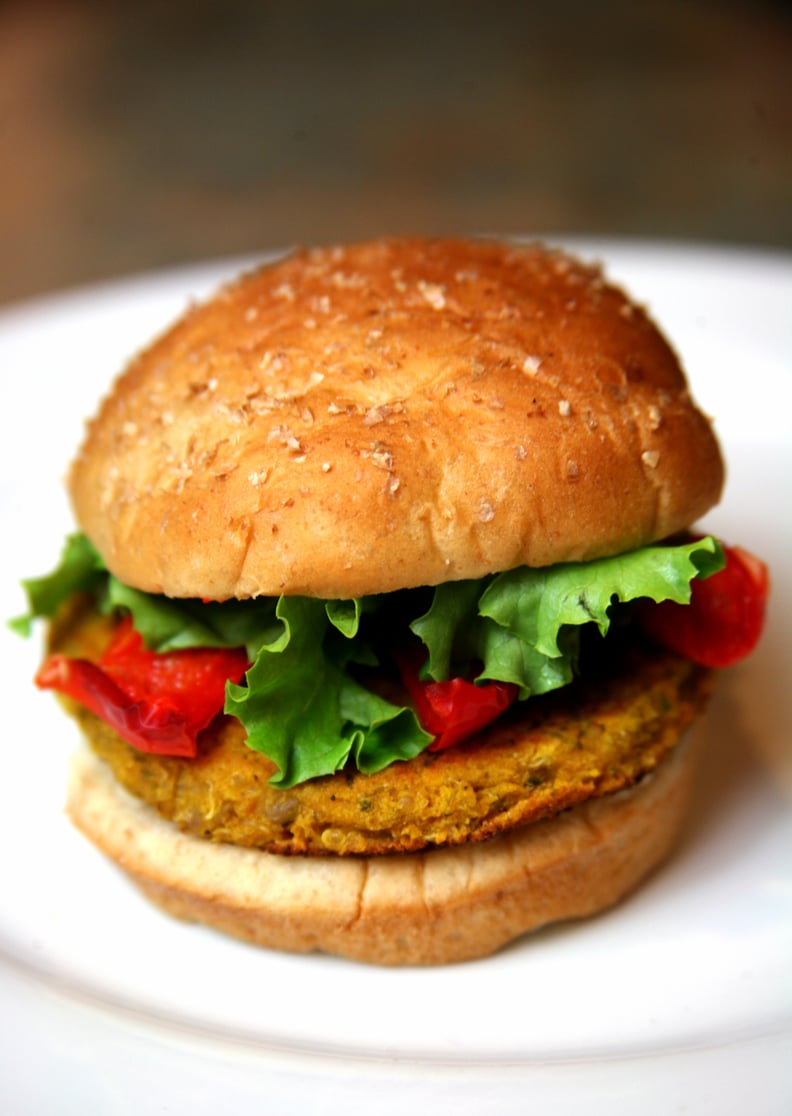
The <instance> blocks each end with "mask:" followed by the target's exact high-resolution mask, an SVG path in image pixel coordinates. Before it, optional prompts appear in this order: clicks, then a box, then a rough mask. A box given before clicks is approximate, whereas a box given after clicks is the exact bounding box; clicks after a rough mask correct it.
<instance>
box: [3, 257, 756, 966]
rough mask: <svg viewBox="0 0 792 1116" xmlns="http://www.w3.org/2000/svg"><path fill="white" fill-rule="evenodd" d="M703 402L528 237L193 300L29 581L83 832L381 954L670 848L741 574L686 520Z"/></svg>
mask: <svg viewBox="0 0 792 1116" xmlns="http://www.w3.org/2000/svg"><path fill="white" fill-rule="evenodd" d="M722 480H723V467H722V462H721V457H720V453H719V450H718V446H717V443H716V440H715V437H714V435H713V432H712V429H711V426H710V423H709V421H708V420H707V419H706V418H705V417H704V416H703V415H702V414H701V413H700V412H699V410H698V409H697V408H696V406H695V404H694V402H693V401H692V399H691V396H690V393H689V391H688V386H687V383H686V381H685V378H684V375H683V372H682V371H681V369H680V366H679V363H678V361H677V359H676V357H675V355H674V353H673V352H672V350H671V348H670V347H669V345H668V344H667V342H666V341H665V340H664V338H663V337H662V336H661V334H660V333H659V332H658V330H657V328H656V327H655V325H654V324H653V323H652V322H651V320H650V319H649V317H648V316H647V314H646V313H645V312H644V311H643V310H642V309H641V308H640V307H639V306H637V305H636V304H635V303H633V302H632V301H630V300H629V299H628V297H627V296H626V295H625V294H624V293H623V292H622V291H620V290H618V289H617V288H615V287H614V286H612V285H610V284H609V283H608V282H607V281H606V280H605V279H604V277H603V275H602V273H601V271H600V270H599V269H597V268H594V267H590V266H584V265H583V264H582V263H580V262H578V261H576V260H574V259H572V258H570V257H569V256H567V255H565V254H563V253H561V252H558V251H551V250H547V249H545V248H542V247H537V246H518V245H515V244H508V243H494V242H488V241H479V240H475V241H457V240H440V239H438V240H422V239H392V240H378V241H374V242H371V243H365V244H357V245H352V246H348V247H334V248H320V249H316V250H311V251H301V252H298V253H295V254H293V255H291V256H289V257H288V258H285V259H281V260H278V261H277V262H274V263H271V264H269V265H266V266H263V267H261V268H259V269H258V270H255V271H253V272H251V273H249V274H245V275H243V276H242V277H241V278H239V279H238V280H237V281H235V282H233V283H231V284H230V285H228V286H226V287H225V288H224V289H222V290H221V291H220V292H219V293H218V294H217V295H216V296H215V297H213V298H212V299H211V300H210V301H208V302H206V303H205V304H203V305H199V306H197V307H193V308H191V309H190V310H189V311H188V312H187V313H186V314H185V315H184V316H183V317H182V318H181V320H180V321H178V322H177V323H176V324H175V325H174V326H173V327H172V328H171V329H170V330H169V331H168V332H167V333H165V334H164V335H163V336H161V337H160V338H159V339H158V340H156V341H155V342H154V343H153V344H152V345H151V346H150V347H149V348H148V349H146V350H145V351H144V352H142V354H141V355H139V356H137V357H136V358H135V359H134V360H133V361H132V362H131V364H130V365H129V367H128V368H127V369H126V371H125V372H124V373H123V374H122V375H121V376H120V378H119V379H118V380H117V381H116V383H115V384H114V386H113V387H112V389H111V391H110V394H109V395H108V396H107V397H106V399H105V400H104V402H103V403H102V405H101V407H100V409H99V411H98V414H97V415H96V417H95V418H94V419H93V420H92V421H91V423H90V424H89V427H88V430H87V434H86V437H85V440H84V443H83V445H82V448H81V449H80V451H79V454H78V456H77V458H76V460H75V462H74V464H73V466H72V469H71V473H70V476H69V482H68V483H69V490H70V495H71V499H72V503H73V508H74V512H75V517H76V520H77V523H78V525H79V533H76V534H74V535H73V536H71V537H70V538H69V539H68V541H67V543H66V546H65V549H64V552H63V555H62V559H61V562H60V565H59V566H58V568H57V569H56V570H55V571H54V572H53V573H52V574H50V575H48V576H46V577H42V578H38V579H35V580H31V581H27V582H25V587H26V590H27V593H28V597H29V613H28V615H27V616H26V617H24V618H23V619H22V620H21V621H19V622H18V626H19V627H20V628H22V629H24V630H27V629H29V628H30V625H31V621H32V619H34V618H35V617H39V616H41V617H46V618H47V620H48V622H49V637H48V641H49V646H48V653H47V656H46V658H45V661H44V663H43V665H42V666H41V668H40V670H39V673H38V675H37V683H38V685H39V686H40V687H42V688H45V689H53V690H56V691H58V692H59V694H60V695H62V697H63V700H64V702H65V704H66V705H67V707H68V708H69V710H70V711H71V712H72V713H73V714H74V715H75V716H76V718H77V719H78V721H79V723H80V725H81V727H82V729H83V732H84V735H85V738H86V740H87V743H88V745H89V747H87V748H85V749H83V750H82V751H81V752H80V754H79V755H78V756H77V757H76V760H75V764H74V768H73V775H72V779H71V785H70V790H69V800H68V810H69V813H70V816H71V818H72V819H73V821H74V822H75V823H76V825H77V826H78V827H79V828H80V829H81V830H83V831H84V833H85V834H86V835H87V836H88V837H89V838H90V839H91V840H92V841H93V842H95V844H96V845H97V846H98V847H99V848H100V849H101V850H103V852H104V853H106V854H107V855H108V856H109V857H111V858H112V859H113V860H115V861H116V862H117V863H118V864H119V865H120V866H121V867H122V868H123V869H124V870H125V871H126V872H127V873H128V874H129V875H130V876H131V877H132V879H133V880H134V881H135V882H136V883H137V884H138V885H139V886H140V887H141V888H142V889H143V891H144V892H145V893H147V894H148V896H149V897H150V898H152V899H153V900H154V901H155V902H156V903H158V904H159V905H160V906H162V907H163V908H165V909H166V910H167V911H169V912H171V913H172V914H174V915H176V916H179V917H183V918H186V919H192V920H197V921H199V922H203V923H206V924H208V925H210V926H213V927H215V928H218V929H220V930H223V931H226V932H228V933H230V934H233V935H236V936H238V937H241V938H243V939H246V940H248V941H250V942H254V943H258V944H260V945H263V946H267V947H270V948H275V949H283V950H292V951H310V950H321V951H325V952H329V953H336V954H341V955H343V956H347V957H351V958H356V959H359V960H364V961H370V962H375V963H380V964H436V963H443V962H450V961H459V960H464V959H469V958H473V957H479V956H483V955H486V954H489V953H491V952H493V951H494V950H496V949H497V948H499V947H501V946H503V945H504V944H505V943H507V942H509V941H511V940H512V939H514V938H516V937H518V936H519V935H521V934H523V933H525V932H526V931H528V930H531V929H533V928H535V927H537V926H540V925H543V924H545V923H548V922H551V921H555V920H559V919H568V918H577V917H582V916H585V915H590V914H592V913H594V912H596V911H599V910H602V909H604V908H606V907H608V906H610V905H611V904H613V903H615V902H616V901H618V900H619V899H621V898H622V897H623V896H624V895H625V894H626V893H628V892H629V891H630V890H632V889H633V888H634V887H635V886H636V885H637V884H638V883H639V881H640V880H641V879H642V878H643V877H645V876H646V875H647V873H648V872H649V871H650V870H651V869H653V868H654V867H655V866H656V865H657V864H658V863H659V862H660V861H661V860H662V859H663V858H664V857H665V856H666V854H667V853H668V851H669V850H670V848H671V847H672V845H673V842H674V839H675V837H676V835H677V833H678V832H679V829H680V826H681V824H682V822H683V819H684V816H685V807H686V803H687V801H688V797H689V788H690V784H691V778H692V772H693V769H694V760H695V754H696V753H695V748H694V746H693V743H692V742H691V741H690V740H688V739H687V736H688V734H686V730H687V729H688V727H689V726H690V725H691V724H692V722H693V721H694V720H695V719H696V717H697V716H698V715H699V713H700V712H701V711H702V709H703V707H704V706H705V704H706V701H707V698H708V696H709V694H710V691H711V688H712V681H713V676H714V673H715V669H716V668H719V667H724V666H728V665H729V664H730V663H732V662H735V661H736V660H738V659H739V658H741V657H742V656H743V655H745V654H747V653H748V652H749V651H750V650H751V648H752V647H753V645H754V644H755V642H756V640H757V639H758V636H759V633H760V630H761V624H762V615H763V609H764V601H765V596H766V592H767V573H766V570H765V568H764V566H763V565H762V564H761V563H760V562H759V561H758V560H757V559H755V558H753V557H752V556H750V555H748V554H747V553H745V552H744V551H741V550H739V549H737V548H734V549H730V548H728V547H725V546H724V545H723V544H722V543H721V542H719V541H718V540H716V539H714V538H712V537H711V536H703V537H702V536H700V535H697V534H694V533H692V531H691V524H693V523H694V522H695V521H696V519H697V518H698V517H700V516H701V515H703V514H704V513H705V512H706V511H707V510H708V509H709V508H710V507H711V506H712V505H713V504H715V503H716V502H717V500H718V498H719V495H720V491H721V485H722Z"/></svg>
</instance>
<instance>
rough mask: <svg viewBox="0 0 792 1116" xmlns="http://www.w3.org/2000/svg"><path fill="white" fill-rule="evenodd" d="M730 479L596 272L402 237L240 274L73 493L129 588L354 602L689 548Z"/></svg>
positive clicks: (539, 253) (188, 320) (128, 389)
mask: <svg viewBox="0 0 792 1116" xmlns="http://www.w3.org/2000/svg"><path fill="white" fill-rule="evenodd" d="M721 483H722V465H721V460H720V456H719V453H718V448H717V445H716V442H715V439H714V437H713V435H712V432H711V430H710V426H709V423H708V421H707V420H706V419H705V418H704V417H703V416H702V415H701V414H700V413H699V412H698V411H697V410H696V409H695V407H694V406H693V404H692V402H691V400H690V397H689V395H688V391H687V386H686V383H685V379H684V377H683V374H682V372H681V371H680V369H679V366H678V363H677V360H676V358H675V356H674V354H673V353H672V351H671V350H670V348H669V347H668V345H667V344H666V342H665V341H664V340H663V338H662V337H661V336H660V334H659V333H658V332H657V330H656V328H655V327H654V325H653V324H652V323H651V322H650V320H649V319H648V318H647V316H646V315H645V314H644V313H643V311H642V310H640V309H639V308H638V307H636V306H635V305H634V304H632V303H631V302H630V301H628V299H627V298H626V297H625V296H624V295H623V294H622V293H621V292H620V291H618V290H616V289H614V288H613V287H611V286H609V285H607V284H606V283H605V282H604V280H603V278H602V276H601V275H600V273H599V272H598V271H597V270H596V269H592V268H587V267H584V266H582V265H581V264H579V263H576V262H574V261H572V260H570V259H569V258H567V257H566V256H563V255H561V254H559V253H555V252H547V251H545V250H542V249H540V248H536V247H532V248H518V247H515V246H513V245H512V246H510V245H502V244H492V243H488V242H483V241H473V242H461V241H441V240H434V241H422V240H392V241H388V240H385V241H377V242H373V243H370V244H363V245H354V246H351V247H348V248H331V249H322V250H316V251H313V252H305V253H299V254H297V255H295V256H293V257H291V258H289V259H287V260H284V261H281V262H278V263H276V264H274V265H272V266H269V267H265V268H263V269H261V270H259V271H256V272H254V273H253V274H251V275H247V276H244V277H243V278H241V279H240V280H239V281H238V282H237V283H235V284H233V285H231V286H229V287H227V288H226V289H225V290H223V291H222V292H220V294H219V295H218V296H217V297H216V298H214V299H213V300H212V301H210V302H209V303H207V304H206V305H204V306H202V307H199V308H197V309H193V310H191V311H190V312H189V313H188V314H187V315H186V316H185V317H184V318H183V319H182V321H181V322H180V323H178V324H177V325H176V326H175V327H174V328H173V329H172V330H171V331H170V332H169V333H167V334H166V335H165V336H164V337H162V338H161V339H160V340H159V341H157V342H156V343H155V344H154V345H153V346H152V347H151V348H149V349H148V350H147V351H146V352H145V353H143V354H142V355H141V356H140V357H139V358H138V359H137V360H135V361H134V362H133V363H132V364H131V366H130V367H129V369H128V370H127V372H126V373H125V374H124V375H123V377H122V378H121V379H120V380H119V381H118V383H117V384H116V387H115V389H114V390H113V392H112V394H111V395H110V397H109V398H108V399H107V400H106V401H105V403H104V405H103V406H102V408H101V410H100V412H99V415H98V417H97V418H96V419H95V420H94V422H93V423H92V424H91V426H90V429H89V431H88V435H87V438H86V441H85V444H84V446H83V449H82V451H81V453H80V455H79V456H78V458H77V461H76V462H75V464H74V467H73V470H72V473H71V482H70V484H71V494H72V498H73V503H74V507H75V512H76V516H77V520H78V522H79V523H80V525H81V527H82V528H83V529H84V530H85V532H86V533H87V534H88V536H89V537H90V538H91V540H92V541H93V543H94V544H95V545H96V546H97V548H98V549H99V551H100V552H101V554H102V555H103V557H104V558H105V560H106V562H107V564H108V565H109V567H110V569H111V570H112V571H113V572H114V573H115V574H116V575H117V576H118V577H120V578H121V579H122V580H123V581H126V582H127V583H129V584H132V585H135V586H137V587H139V588H143V589H146V590H149V591H152V592H164V593H167V594H169V595H172V596H187V597H190V596H195V597H201V596H202V597H215V598H227V597H232V596H240V597H247V596H256V595H260V594H265V595H277V594H280V593H284V592H285V593H290V594H295V593H305V594H311V595H314V596H324V597H353V596H360V595H363V594H366V593H372V592H384V591H389V590H392V589H396V588H399V587H407V586H413V585H419V584H433V583H437V582H441V581H447V580H452V579H457V578H466V577H479V576H482V575H483V574H486V573H488V572H492V571H495V570H503V569H507V568H511V567H514V566H518V565H523V564H525V565H545V564H549V563H552V562H555V561H559V560H571V559H586V558H591V557H594V556H597V555H601V554H605V553H613V552H618V551H622V550H625V549H628V548H630V547H633V546H638V545H642V544H644V543H646V542H648V541H651V540H654V539H657V538H660V537H663V536H665V535H668V534H671V533H673V532H674V531H676V530H678V529H680V528H682V527H685V526H687V525H688V524H690V523H691V522H693V521H694V520H695V519H696V518H697V517H698V516H700V515H701V514H703V513H704V512H705V511H706V510H707V509H708V508H709V507H710V506H711V505H712V504H713V503H714V502H716V501H717V499H718V496H719V493H720V487H721Z"/></svg>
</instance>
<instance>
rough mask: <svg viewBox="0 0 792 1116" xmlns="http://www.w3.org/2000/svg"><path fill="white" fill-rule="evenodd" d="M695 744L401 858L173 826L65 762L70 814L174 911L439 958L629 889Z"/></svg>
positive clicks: (310, 940)
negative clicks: (619, 782) (626, 776)
mask: <svg viewBox="0 0 792 1116" xmlns="http://www.w3.org/2000/svg"><path fill="white" fill-rule="evenodd" d="M693 745H694V741H692V740H687V741H685V742H684V743H682V744H680V746H679V747H677V748H676V749H675V751H674V752H673V753H672V754H671V756H670V758H668V759H666V760H665V761H664V762H663V763H662V764H661V766H660V767H659V768H658V769H657V770H656V771H655V772H654V773H653V774H652V775H650V776H649V777H647V778H646V779H645V780H644V781H643V782H641V783H639V784H638V786H636V787H634V788H632V789H631V790H627V791H621V792H619V793H617V794H614V795H610V796H608V797H606V798H600V799H596V800H592V801H590V802H587V803H585V804H583V805H582V806H578V807H576V808H575V809H573V810H569V811H567V812H566V813H563V814H560V815H558V816H557V817H555V818H552V819H550V820H547V821H542V822H537V823H535V824H533V825H529V826H527V827H525V828H523V829H515V830H512V831H510V832H509V833H506V834H504V835H502V836H499V837H494V838H493V839H492V840H490V841H486V842H484V843H482V844H476V845H462V846H460V847H457V848H449V849H433V850H431V851H429V852H418V853H405V854H401V855H397V856H385V857H321V858H316V857H283V856H277V855H273V854H271V853H266V852H262V851H259V850H255V849H243V848H240V847H238V846H234V845H217V844H214V843H212V842H210V841H205V840H202V839H201V838H198V837H193V836H190V835H187V834H184V833H180V832H179V831H178V830H177V829H176V828H175V827H174V826H172V825H171V824H169V823H168V822H166V821H164V820H163V819H162V818H160V817H159V815H158V814H156V813H155V812H154V811H153V810H152V809H151V808H150V807H148V806H146V805H144V804H143V803H142V802H140V801H139V800H138V799H135V798H132V797H131V796H129V795H127V794H126V792H125V791H123V790H122V789H121V788H120V787H119V785H118V784H117V783H116V782H115V780H114V779H113V776H112V773H111V772H110V771H109V769H108V768H107V767H106V766H105V765H104V764H103V763H102V762H101V761H100V760H99V759H97V757H96V756H94V755H93V753H91V752H89V751H88V749H87V748H86V749H84V750H81V751H79V752H78V753H77V756H76V758H75V762H74V766H73V771H72V779H71V786H70V793H69V813H70V815H71V818H72V820H73V821H74V822H75V824H76V825H77V826H78V827H79V828H80V829H81V830H82V831H83V833H85V835H86V836H87V837H89V838H90V839H91V841H93V842H94V843H95V844H96V845H97V846H98V847H99V848H100V849H101V850H102V851H103V852H104V853H105V854H106V855H107V856H109V857H110V858H111V859H112V860H114V861H115V862H116V863H117V864H118V865H119V866H120V867H121V868H122V869H123V870H124V871H125V872H126V873H127V874H128V875H129V876H130V877H131V878H132V880H134V882H135V883H136V884H137V885H138V886H139V887H140V888H141V889H142V890H143V892H144V893H145V894H146V895H147V896H148V897H149V898H150V899H151V900H153V901H154V902H155V903H156V904H158V905H159V906H160V907H162V908H163V909H164V910H165V911H167V912H168V913H169V914H171V915H175V916H177V917H179V918H184V919H188V920H192V921H196V922H200V923H204V924H206V925H208V926H211V927H214V928H215V929H218V930H221V931H223V932H224V933H227V934H231V935H233V936H235V937H238V938H242V939H244V940H245V941H248V942H251V943H254V944H255V945H259V946H265V947H268V948H270V949H276V950H285V951H289V952H297V953H305V952H311V951H320V952H325V953H331V954H338V955H340V956H342V957H348V958H350V959H354V960H356V961H365V962H371V963H374V964H380V965H439V964H447V963H449V962H455V961H467V960H471V959H473V958H478V957H484V956H486V955H488V954H490V953H493V952H494V951H495V950H497V949H499V948H500V947H502V946H504V945H506V944H507V943H508V942H510V941H512V940H513V939H515V938H517V937H519V936H520V935H522V934H524V933H526V932H527V931H530V930H534V929H536V928H538V927H540V926H543V925H545V924H547V923H551V922H557V921H559V920H566V919H573V918H582V917H584V916H588V915H592V914H595V913H597V912H599V911H602V910H604V909H605V908H607V907H610V906H611V905H613V904H614V903H616V902H618V900H620V899H621V898H622V897H623V896H625V895H626V894H627V893H628V892H630V891H632V890H633V889H634V888H635V887H636V886H637V885H638V884H639V883H640V881H641V880H642V879H643V878H644V877H645V876H646V875H647V874H648V873H649V872H650V871H651V870H652V869H653V868H655V867H656V866H657V865H658V864H660V863H661V862H662V861H663V859H664V858H665V856H666V854H667V853H668V852H669V851H670V849H671V847H672V846H673V844H674V842H675V840H676V838H677V836H678V834H679V831H680V829H681V827H682V825H683V822H684V818H685V816H686V810H687V804H688V799H689V793H690V789H691V785H692V781H693V773H694V769H695V748H694V747H693Z"/></svg>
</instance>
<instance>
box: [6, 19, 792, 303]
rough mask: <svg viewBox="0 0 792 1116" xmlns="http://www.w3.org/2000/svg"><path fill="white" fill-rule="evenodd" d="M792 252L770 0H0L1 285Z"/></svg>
mask: <svg viewBox="0 0 792 1116" xmlns="http://www.w3.org/2000/svg"><path fill="white" fill-rule="evenodd" d="M400 231H419V232H449V231H457V232H485V233H509V232H520V233H527V234H537V235H540V236H541V235H544V236H547V237H550V238H553V237H556V238H557V237H562V236H563V235H564V234H573V233H586V234H594V235H626V236H638V237H654V238H656V237H661V238H673V239H677V240H679V239H696V240H708V241H713V240H715V241H720V242H726V243H732V244H752V245H758V246H764V247H777V248H783V249H790V248H792V12H791V11H790V5H789V4H785V3H780V2H775V3H773V2H771V0H756V2H738V0H724V2H716V0H688V2H683V0H650V2H648V3H638V4H636V3H633V2H628V0H602V2H600V3H591V2H588V3H581V2H574V0H568V2H563V0H561V2H557V3H522V4H517V3H505V2H497V0H495V2H490V3H482V4H475V3H459V2H457V3H452V2H437V3H433V2H424V3H418V2H415V0H406V2H403V3H389V2H385V0H380V2H378V0H368V2H366V0H339V2H335V3H332V2H330V3H317V2H311V0H291V2H289V3H267V2H264V0H261V2H258V3H257V2H254V0H227V2H225V3H223V2H209V0H194V2H187V0H158V2H152V0H137V2H132V0H128V2H123V0H104V2H99V0H71V2H68V0H66V2H55V0H50V2H48V3H47V2H43V0H5V2H3V0H0V301H4V302H7V301H10V300H15V299H19V298H24V297H27V296H29V295H33V294H37V293H42V292H46V291H50V290H53V289H57V288H61V287H64V286H68V285H73V284H77V283H83V282H86V281H93V280H97V279H104V278H108V277H111V276H115V275H119V274H124V273H128V272H130V271H139V270H142V269H148V268H152V267H161V266H166V265H170V264H175V263H183V262H188V261H192V260H198V259H206V258H211V257H216V256H221V255H227V254H236V253H249V252H258V251H260V250H265V249H269V248H276V247H283V246H286V245H290V244H294V243H298V242H300V243H305V242H313V241H326V240H335V239H344V238H353V237H361V236H367V235H371V234H376V233H381V232H400Z"/></svg>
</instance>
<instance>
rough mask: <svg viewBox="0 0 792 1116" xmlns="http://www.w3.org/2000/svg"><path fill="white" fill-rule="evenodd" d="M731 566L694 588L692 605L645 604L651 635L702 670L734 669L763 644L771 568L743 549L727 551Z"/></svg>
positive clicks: (643, 620)
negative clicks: (761, 642)
mask: <svg viewBox="0 0 792 1116" xmlns="http://www.w3.org/2000/svg"><path fill="white" fill-rule="evenodd" d="M724 554H725V556H726V565H725V566H724V568H723V569H722V570H719V571H718V573H716V574H712V576H711V577H707V578H704V580H703V581H702V580H699V579H697V580H695V581H694V582H692V584H691V590H692V593H691V598H690V604H687V605H681V604H677V603H676V602H675V601H662V602H661V603H660V604H655V603H654V602H653V601H641V602H640V606H639V609H638V617H639V622H640V624H641V627H642V628H643V630H644V631H645V632H646V634H647V635H648V636H649V637H650V638H651V639H653V640H654V641H655V642H656V643H659V644H661V645H662V646H663V647H667V648H669V650H671V651H676V652H677V654H680V655H685V656H686V657H687V658H688V659H692V660H693V661H694V662H696V663H701V664H702V666H709V667H728V666H732V665H733V664H734V663H737V662H739V661H740V660H741V659H744V658H745V657H746V655H748V654H750V652H751V651H753V649H754V647H755V646H756V644H757V643H758V642H759V637H760V636H761V634H762V628H763V626H764V616H765V607H766V604H767V597H768V593H769V591H770V575H769V573H768V570H767V566H766V565H765V564H764V562H761V561H760V560H759V559H758V558H756V557H754V555H753V554H749V553H748V551H747V550H742V549H741V548H740V547H736V546H735V547H724Z"/></svg>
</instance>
